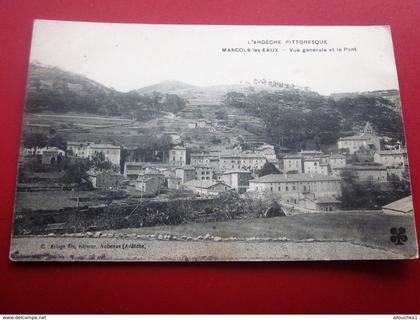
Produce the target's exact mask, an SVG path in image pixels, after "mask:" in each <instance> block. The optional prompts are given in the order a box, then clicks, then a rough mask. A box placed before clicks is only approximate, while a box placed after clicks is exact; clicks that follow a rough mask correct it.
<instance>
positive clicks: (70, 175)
mask: <svg viewBox="0 0 420 320" xmlns="http://www.w3.org/2000/svg"><path fill="white" fill-rule="evenodd" d="M88 169H89V167H88V166H87V165H86V164H85V163H83V162H81V161H78V162H76V163H74V164H71V163H68V164H67V165H66V167H65V168H64V170H65V174H64V176H63V178H62V181H63V182H64V183H77V184H81V183H82V181H83V180H86V181H88V180H89V176H88V174H87V170H88Z"/></svg>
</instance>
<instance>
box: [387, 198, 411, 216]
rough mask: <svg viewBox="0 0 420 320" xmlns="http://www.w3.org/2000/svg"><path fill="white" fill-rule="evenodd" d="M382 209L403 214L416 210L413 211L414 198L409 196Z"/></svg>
mask: <svg viewBox="0 0 420 320" xmlns="http://www.w3.org/2000/svg"><path fill="white" fill-rule="evenodd" d="M382 209H385V210H392V211H397V212H402V213H410V212H413V210H414V209H413V199H412V196H408V197H405V198H402V199H400V200H397V201H394V202H391V203H389V204H387V205H386V206H383V207H382Z"/></svg>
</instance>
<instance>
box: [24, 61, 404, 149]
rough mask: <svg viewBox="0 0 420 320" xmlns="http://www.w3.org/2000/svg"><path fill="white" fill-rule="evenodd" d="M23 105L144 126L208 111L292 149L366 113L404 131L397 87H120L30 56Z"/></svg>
mask: <svg viewBox="0 0 420 320" xmlns="http://www.w3.org/2000/svg"><path fill="white" fill-rule="evenodd" d="M397 102H398V103H397ZM26 111H27V112H28V113H57V114H64V113H70V112H71V113H76V114H77V113H84V114H95V115H98V114H99V115H109V116H118V117H120V118H129V119H136V120H138V121H139V122H141V123H143V124H144V125H145V126H147V125H146V123H148V122H147V121H149V120H154V119H156V120H159V119H163V118H164V117H174V118H175V115H176V114H177V113H179V117H181V118H189V119H202V118H209V116H208V115H210V114H212V115H213V116H212V117H214V116H215V117H216V118H218V119H219V120H223V119H225V121H228V119H230V120H229V121H228V122H231V125H229V126H231V127H232V128H231V129H235V130H236V129H241V130H245V131H248V132H251V133H252V134H254V135H257V136H256V138H258V139H260V140H262V141H265V142H267V143H271V144H274V145H276V146H283V147H287V148H289V149H292V150H299V149H300V148H320V147H323V146H328V145H332V144H334V143H335V141H336V140H337V139H338V137H340V136H342V135H343V134H344V133H345V132H347V133H349V132H350V133H351V132H352V131H353V132H355V131H357V130H358V128H360V127H363V125H364V124H365V122H366V121H370V122H371V123H372V125H373V127H374V129H375V130H376V131H377V132H378V133H379V134H381V135H385V136H389V137H391V138H394V139H398V140H401V139H403V128H402V119H401V113H400V104H399V94H398V91H397V90H384V91H374V92H363V93H344V94H334V95H331V96H322V95H320V94H318V93H316V92H312V91H309V90H307V89H303V88H298V87H294V86H289V87H285V88H278V87H271V86H267V85H253V84H250V83H241V84H231V85H215V86H194V85H191V84H187V83H184V82H180V81H175V80H171V81H164V82H161V83H158V84H155V85H151V86H147V87H144V88H140V89H138V90H133V91H130V92H126V93H124V92H119V91H116V90H114V89H112V88H108V87H106V86H103V85H101V84H100V83H97V82H95V81H92V80H91V79H89V78H87V77H84V76H82V75H77V74H73V73H70V72H66V71H63V70H61V69H59V68H52V67H47V66H42V65H39V64H31V66H30V69H29V77H28V86H27V99H26ZM216 113H218V115H215V114H216ZM241 115H242V116H243V117H244V118H245V119H244V121H242V122H243V123H242V126H241V122H240V121H239V120H240V119H239V118H240V116H241ZM229 116H230V118H229ZM179 117H178V118H179ZM234 119H236V120H237V121H236V122H235V121H231V120H234ZM163 120H165V119H163ZM163 120H162V121H163ZM165 121H167V120H165ZM235 132H236V131H235ZM222 140H223V139H222Z"/></svg>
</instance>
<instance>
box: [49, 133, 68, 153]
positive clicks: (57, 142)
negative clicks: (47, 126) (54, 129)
mask: <svg viewBox="0 0 420 320" xmlns="http://www.w3.org/2000/svg"><path fill="white" fill-rule="evenodd" d="M48 145H49V146H51V147H57V148H58V149H61V150H64V151H65V150H67V142H66V140H64V138H63V136H60V135H58V134H56V135H54V136H52V137H51V138H50V139H49V140H48Z"/></svg>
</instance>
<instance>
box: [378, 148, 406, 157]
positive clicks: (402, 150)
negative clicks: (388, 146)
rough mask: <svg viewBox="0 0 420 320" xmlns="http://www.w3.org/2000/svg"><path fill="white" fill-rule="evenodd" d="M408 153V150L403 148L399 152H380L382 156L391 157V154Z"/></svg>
mask: <svg viewBox="0 0 420 320" xmlns="http://www.w3.org/2000/svg"><path fill="white" fill-rule="evenodd" d="M406 153H407V149H405V148H401V149H397V150H381V151H379V154H380V155H391V154H398V155H400V154H406Z"/></svg>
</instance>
